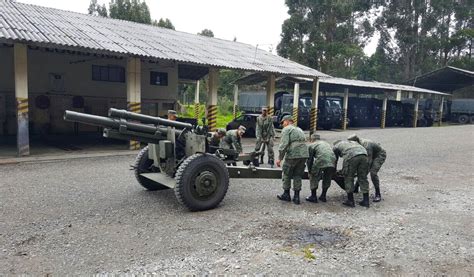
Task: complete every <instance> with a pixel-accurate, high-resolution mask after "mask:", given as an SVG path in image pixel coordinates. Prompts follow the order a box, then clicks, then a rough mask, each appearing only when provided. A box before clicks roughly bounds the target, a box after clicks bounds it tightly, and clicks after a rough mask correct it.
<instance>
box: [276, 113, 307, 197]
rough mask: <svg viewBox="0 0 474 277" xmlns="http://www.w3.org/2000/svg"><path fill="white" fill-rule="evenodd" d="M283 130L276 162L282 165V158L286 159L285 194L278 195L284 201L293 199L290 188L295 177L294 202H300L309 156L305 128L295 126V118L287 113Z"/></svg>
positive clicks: (284, 164)
mask: <svg viewBox="0 0 474 277" xmlns="http://www.w3.org/2000/svg"><path fill="white" fill-rule="evenodd" d="M282 123H283V127H284V128H283V131H282V132H281V140H280V147H279V149H278V150H279V155H278V160H277V161H276V164H277V166H278V167H280V166H281V160H283V159H285V161H284V162H283V168H282V171H283V172H282V181H283V191H284V192H283V194H282V195H278V196H277V197H278V199H280V200H282V201H291V196H290V188H291V179H293V190H294V192H295V194H294V196H293V203H295V204H300V190H301V183H302V179H303V174H304V168H305V166H306V164H305V162H306V159H307V158H308V156H309V154H308V146H307V145H306V143H305V141H306V138H305V135H304V133H303V130H301V129H300V128H298V127H296V126H293V118H292V117H291V115H286V116H284V117H283V118H282Z"/></svg>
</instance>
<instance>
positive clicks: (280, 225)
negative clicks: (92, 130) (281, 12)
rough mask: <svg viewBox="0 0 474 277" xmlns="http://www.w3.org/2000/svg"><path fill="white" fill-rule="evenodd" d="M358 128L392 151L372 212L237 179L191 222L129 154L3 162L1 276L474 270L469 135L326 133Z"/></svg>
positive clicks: (473, 136) (334, 191)
mask: <svg viewBox="0 0 474 277" xmlns="http://www.w3.org/2000/svg"><path fill="white" fill-rule="evenodd" d="M352 132H355V133H357V134H359V136H361V137H366V138H371V139H374V140H376V141H379V142H380V143H381V144H382V146H383V147H384V148H385V149H386V150H387V152H388V158H387V162H386V164H385V165H384V167H383V168H382V171H381V173H380V176H381V184H382V185H381V186H382V197H383V201H382V202H380V203H371V207H370V208H369V209H366V208H363V207H360V206H358V207H356V208H353V209H351V208H346V207H343V206H342V205H341V202H342V201H343V199H344V192H343V191H342V190H340V189H339V188H338V187H337V185H335V184H333V185H332V187H331V189H330V192H329V195H328V202H327V203H318V204H312V203H307V202H305V203H302V205H299V206H297V205H294V204H290V203H282V202H280V201H278V200H277V199H276V197H275V196H276V194H277V193H280V192H281V191H280V190H281V188H280V182H279V180H231V183H230V188H229V191H228V193H227V196H226V197H225V199H224V201H223V202H222V203H221V205H220V206H219V207H218V208H216V209H214V210H211V211H206V212H197V213H191V212H188V211H187V210H186V209H184V208H183V207H182V206H180V205H179V204H178V202H177V200H176V199H175V196H174V193H173V191H171V190H168V191H160V192H149V191H145V190H143V189H142V188H141V187H140V186H139V185H138V184H137V183H136V181H135V179H134V177H133V173H132V171H130V170H129V165H130V164H131V163H132V161H133V158H134V157H133V156H118V157H94V158H83V159H74V160H63V161H49V162H40V163H21V164H15V165H3V166H0V275H9V274H35V275H38V274H42V275H43V274H57V275H63V274H91V273H125V272H126V273H158V274H216V273H217V274H219V273H224V274H226V273H227V274H271V275H274V274H285V275H286V274H298V275H300V274H338V275H340V274H361V275H362V274H364V275H366V274H370V275H379V274H384V275H389V274H390V275H391V274H393V275H406V274H421V275H433V274H436V275H443V274H448V275H465V276H469V275H472V274H473V273H474V266H473V258H474V241H473V238H474V224H473V222H474V221H473V219H474V218H473V211H472V210H473V199H474V193H473V188H472V185H473V184H474V174H473V169H474V126H451V127H441V128H435V127H432V128H418V129H386V130H379V129H372V130H360V131H349V132H321V134H322V136H323V138H326V139H327V140H329V141H334V140H336V139H343V138H345V137H347V136H348V135H349V134H351V133H352ZM303 186H304V190H303V193H302V196H306V195H307V194H308V190H309V188H308V183H307V181H305V183H304V184H303ZM318 193H319V192H318ZM357 198H360V196H357Z"/></svg>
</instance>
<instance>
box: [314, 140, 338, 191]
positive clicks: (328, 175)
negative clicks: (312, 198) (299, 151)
mask: <svg viewBox="0 0 474 277" xmlns="http://www.w3.org/2000/svg"><path fill="white" fill-rule="evenodd" d="M308 148H309V158H308V162H307V165H308V171H309V174H310V179H309V180H310V189H311V190H314V189H318V184H319V181H320V180H321V179H322V180H323V189H326V190H327V189H328V188H329V186H330V185H331V180H332V176H333V175H334V173H335V171H336V155H335V154H334V151H333V149H332V146H331V145H330V144H329V143H327V142H326V141H322V140H318V141H316V142H314V143H312V144H310V145H309V147H308Z"/></svg>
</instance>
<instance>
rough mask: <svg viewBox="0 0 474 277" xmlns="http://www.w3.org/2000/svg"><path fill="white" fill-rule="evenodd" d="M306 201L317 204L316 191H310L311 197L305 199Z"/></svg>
mask: <svg viewBox="0 0 474 277" xmlns="http://www.w3.org/2000/svg"><path fill="white" fill-rule="evenodd" d="M306 201H308V202H313V203H318V197H317V196H316V189H312V190H311V195H310V196H308V197H306Z"/></svg>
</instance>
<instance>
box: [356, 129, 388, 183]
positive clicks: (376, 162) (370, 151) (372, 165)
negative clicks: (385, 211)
mask: <svg viewBox="0 0 474 277" xmlns="http://www.w3.org/2000/svg"><path fill="white" fill-rule="evenodd" d="M359 143H360V145H362V146H364V148H365V150H367V159H368V163H369V173H370V179H372V183H373V184H374V188H375V190H376V191H379V190H380V180H379V175H378V172H379V171H380V168H381V167H382V165H383V163H384V162H385V159H386V158H387V152H385V150H384V149H383V148H382V146H380V144H378V143H376V142H374V141H371V140H369V139H362V138H361V139H359Z"/></svg>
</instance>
